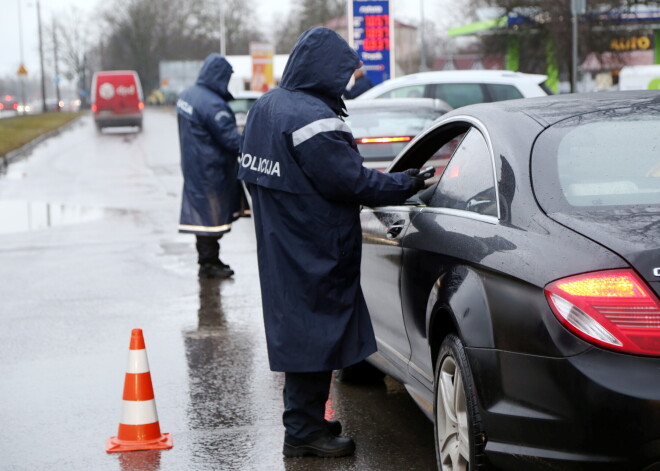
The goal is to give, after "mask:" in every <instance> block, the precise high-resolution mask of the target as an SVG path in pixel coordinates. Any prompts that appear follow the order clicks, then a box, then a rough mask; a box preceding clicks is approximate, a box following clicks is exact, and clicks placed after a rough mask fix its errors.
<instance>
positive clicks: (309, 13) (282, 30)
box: [275, 0, 346, 53]
mask: <svg viewBox="0 0 660 471" xmlns="http://www.w3.org/2000/svg"><path fill="white" fill-rule="evenodd" d="M344 15H346V0H303V1H302V2H300V3H297V4H296V5H294V6H293V8H292V9H291V11H290V12H289V15H288V16H287V17H286V18H285V19H284V21H283V22H281V24H280V27H279V28H277V30H276V37H277V39H276V43H275V49H276V51H277V52H279V53H288V52H289V51H290V50H291V48H292V47H293V45H294V44H295V43H296V40H297V39H298V37H299V36H300V35H301V34H302V33H304V32H305V31H306V30H307V29H309V28H311V27H312V26H316V25H320V24H323V23H325V22H327V21H328V20H331V19H333V18H337V17H340V16H344Z"/></svg>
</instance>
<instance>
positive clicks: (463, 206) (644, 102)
mask: <svg viewBox="0 0 660 471" xmlns="http://www.w3.org/2000/svg"><path fill="white" fill-rule="evenodd" d="M446 146H450V147H453V148H454V149H455V150H454V151H453V154H452V156H451V160H450V161H449V164H448V165H447V167H446V169H444V172H443V173H442V175H441V176H440V177H439V178H438V177H436V178H435V180H432V181H431V182H430V184H429V186H428V188H427V189H425V190H422V192H420V193H418V194H417V195H415V196H414V197H413V198H411V200H410V201H408V204H406V205H401V206H390V207H379V208H363V210H362V213H361V220H362V228H363V229H362V230H363V247H362V250H363V255H362V287H363V290H364V294H365V298H366V300H367V304H368V306H369V310H370V313H371V316H372V322H373V326H374V330H375V333H376V337H377V340H378V347H379V351H378V353H376V354H374V355H373V356H372V357H370V358H369V359H368V362H369V363H370V364H371V365H372V366H376V367H377V368H378V369H379V370H381V371H382V372H385V373H388V374H389V375H391V376H392V377H394V378H395V379H398V380H399V381H401V382H403V383H404V384H405V386H406V388H407V390H408V391H409V392H410V394H411V396H412V397H413V398H414V400H415V401H416V402H417V403H418V404H419V406H420V407H421V409H422V410H423V411H424V412H425V413H426V414H427V415H428V417H429V418H430V419H431V420H433V421H434V424H435V427H434V428H435V439H436V452H437V453H436V454H437V461H438V468H439V469H443V470H452V471H456V470H463V471H466V470H474V469H480V470H481V469H491V468H495V469H506V470H521V471H533V470H549V469H556V470H580V471H584V470H599V471H603V470H616V471H625V470H644V471H658V470H660V301H659V297H660V93H658V92H613V93H602V94H584V95H563V96H554V97H545V98H531V99H524V100H515V101H508V102H499V103H489V104H478V105H472V106H469V107H464V108H461V109H459V110H455V111H452V112H450V113H448V114H446V115H445V116H443V118H441V119H440V120H439V121H438V122H436V123H434V125H433V126H431V127H430V128H429V129H427V130H426V131H424V132H423V133H421V134H420V135H419V136H417V137H416V138H415V139H414V140H413V142H411V144H410V145H409V146H408V147H407V148H406V150H405V151H404V152H403V153H402V154H401V155H400V156H399V157H398V158H397V160H396V161H395V162H394V163H393V164H392V165H391V166H390V167H389V168H388V170H387V171H390V172H397V171H402V170H404V169H407V168H423V167H425V166H427V164H428V162H433V161H434V160H436V159H437V155H439V154H443V153H444V152H445V151H444V150H443V148H445V147H446ZM358 366H360V365H357V366H355V367H353V368H358ZM362 366H364V365H362ZM350 371H351V370H350V369H347V370H345V371H343V372H340V373H343V374H345V375H348V373H350Z"/></svg>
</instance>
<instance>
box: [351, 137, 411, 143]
mask: <svg viewBox="0 0 660 471" xmlns="http://www.w3.org/2000/svg"><path fill="white" fill-rule="evenodd" d="M411 140H412V136H397V137H361V138H359V139H356V141H355V142H357V143H358V144H388V143H391V142H408V141H411Z"/></svg>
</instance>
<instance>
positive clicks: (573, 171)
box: [532, 108, 660, 212]
mask: <svg viewBox="0 0 660 471" xmlns="http://www.w3.org/2000/svg"><path fill="white" fill-rule="evenodd" d="M659 149H660V119H659V118H658V112H657V111H655V110H651V111H642V110H635V109H633V108H630V109H624V110H621V111H619V112H618V114H614V113H612V112H600V113H592V114H590V115H587V116H583V115H580V116H579V117H576V118H572V119H568V120H565V121H563V122H561V123H560V124H557V125H555V126H553V127H551V128H549V129H548V130H547V131H545V132H544V133H543V134H542V135H541V138H540V140H539V142H538V144H537V145H536V146H535V150H534V156H533V165H532V169H533V172H534V173H533V179H534V187H535V188H536V189H538V194H539V195H540V198H539V201H540V203H541V204H542V206H543V207H544V208H552V211H549V212H557V211H561V212H565V211H567V212H576V211H577V212H580V211H596V212H598V208H599V207H601V206H635V205H639V206H642V205H657V204H658V202H660V151H659Z"/></svg>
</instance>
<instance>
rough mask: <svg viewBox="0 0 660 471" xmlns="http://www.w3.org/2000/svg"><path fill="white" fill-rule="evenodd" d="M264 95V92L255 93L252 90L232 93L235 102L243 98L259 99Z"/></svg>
mask: <svg viewBox="0 0 660 471" xmlns="http://www.w3.org/2000/svg"><path fill="white" fill-rule="evenodd" d="M263 94H264V92H257V91H253V90H242V91H240V92H236V93H232V96H233V97H234V99H235V100H238V99H244V98H255V99H256V98H259V97H261V96H262V95H263Z"/></svg>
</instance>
